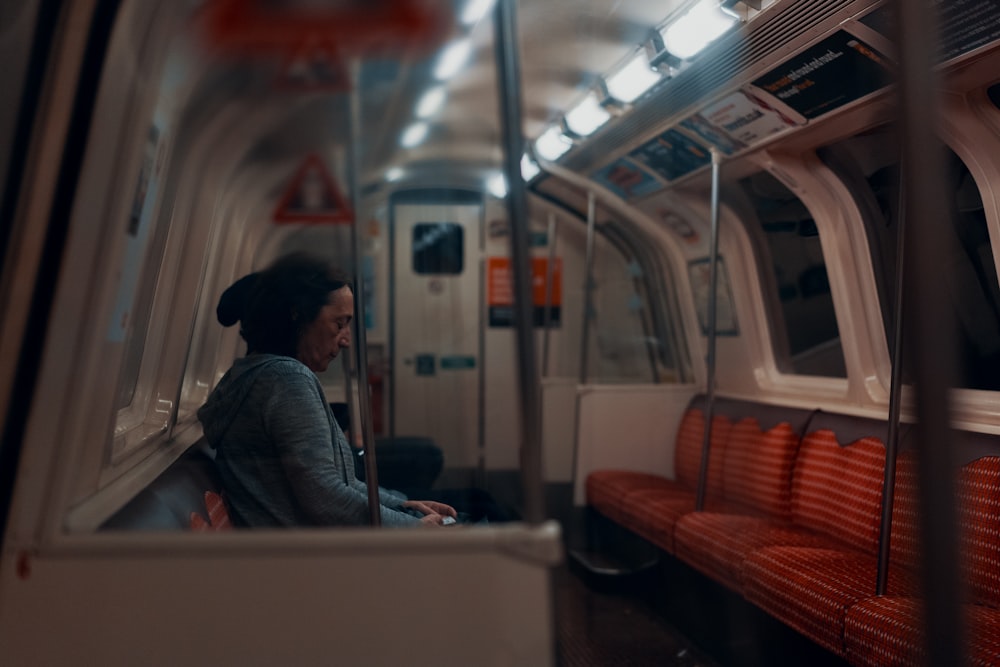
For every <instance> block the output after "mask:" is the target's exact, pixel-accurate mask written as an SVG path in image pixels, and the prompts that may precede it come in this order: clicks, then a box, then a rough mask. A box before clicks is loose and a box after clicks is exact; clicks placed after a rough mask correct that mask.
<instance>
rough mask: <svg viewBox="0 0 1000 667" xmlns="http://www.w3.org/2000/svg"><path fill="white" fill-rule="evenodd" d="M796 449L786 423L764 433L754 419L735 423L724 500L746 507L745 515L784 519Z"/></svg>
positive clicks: (794, 437) (728, 451)
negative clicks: (746, 513) (753, 514)
mask: <svg viewBox="0 0 1000 667" xmlns="http://www.w3.org/2000/svg"><path fill="white" fill-rule="evenodd" d="M798 445H799V436H798V434H797V433H796V432H795V431H793V430H792V427H791V425H789V424H788V423H787V422H785V423H782V424H778V425H777V426H775V427H774V428H772V429H770V430H768V431H766V432H765V431H762V430H761V428H760V424H759V423H758V421H757V420H756V419H753V418H748V419H744V420H742V421H740V422H739V423H737V424H736V425H735V426H733V428H732V430H731V431H730V433H729V441H728V442H727V443H726V450H725V458H724V462H723V471H722V479H723V484H724V486H725V493H726V498H727V499H729V500H732V501H735V502H737V503H740V504H743V505H745V506H746V508H747V510H748V513H755V512H756V513H761V514H764V515H769V516H772V517H774V518H776V519H787V518H788V517H789V506H790V503H791V497H792V483H791V482H792V466H793V464H794V463H795V454H796V452H797V451H798Z"/></svg>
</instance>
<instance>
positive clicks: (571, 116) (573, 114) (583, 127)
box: [566, 93, 611, 137]
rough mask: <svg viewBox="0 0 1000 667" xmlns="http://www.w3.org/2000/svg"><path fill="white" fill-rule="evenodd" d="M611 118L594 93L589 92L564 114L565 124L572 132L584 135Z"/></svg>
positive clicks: (591, 132)
mask: <svg viewBox="0 0 1000 667" xmlns="http://www.w3.org/2000/svg"><path fill="white" fill-rule="evenodd" d="M610 118H611V114H610V113H608V110H607V109H605V108H604V107H602V106H601V103H600V101H599V100H598V99H597V95H596V94H595V93H590V94H589V95H587V96H586V97H585V98H583V101H582V102H580V103H579V104H577V105H576V106H575V107H574V108H573V109H571V110H570V111H569V112H567V114H566V125H567V127H569V129H570V131H572V132H573V133H574V134H576V135H578V136H581V137H586V136H587V135H589V134H593V132H594V131H595V130H596V129H597V128H599V127H600V126H601V125H604V124H605V123H607V122H608V120H609V119H610Z"/></svg>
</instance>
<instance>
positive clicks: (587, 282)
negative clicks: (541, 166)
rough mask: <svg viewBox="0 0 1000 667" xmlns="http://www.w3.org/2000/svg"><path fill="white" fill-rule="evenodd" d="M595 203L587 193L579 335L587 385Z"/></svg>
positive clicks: (581, 372)
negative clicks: (585, 243)
mask: <svg viewBox="0 0 1000 667" xmlns="http://www.w3.org/2000/svg"><path fill="white" fill-rule="evenodd" d="M596 218H597V201H596V198H595V197H594V192H593V191H590V192H588V193H587V250H586V255H585V256H584V267H583V331H582V332H581V334H580V376H579V380H580V384H581V385H583V384H587V376H588V375H589V371H590V366H589V361H590V354H589V353H590V350H589V349H588V348H589V347H590V320H591V319H593V315H594V304H593V298H594V227H595V225H596Z"/></svg>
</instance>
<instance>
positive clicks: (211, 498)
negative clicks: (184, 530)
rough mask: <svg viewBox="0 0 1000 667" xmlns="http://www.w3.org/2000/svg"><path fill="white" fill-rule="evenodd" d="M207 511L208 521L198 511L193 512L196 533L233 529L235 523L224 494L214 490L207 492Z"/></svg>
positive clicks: (193, 526) (193, 527)
mask: <svg viewBox="0 0 1000 667" xmlns="http://www.w3.org/2000/svg"><path fill="white" fill-rule="evenodd" d="M205 511H206V512H207V513H208V521H205V519H203V518H202V516H201V514H199V513H198V512H191V530H193V531H194V532H196V533H206V532H220V531H226V530H232V527H233V523H232V521H230V519H229V510H227V509H226V503H225V501H224V500H223V499H222V496H221V495H219V494H218V493H215V492H214V491H206V492H205Z"/></svg>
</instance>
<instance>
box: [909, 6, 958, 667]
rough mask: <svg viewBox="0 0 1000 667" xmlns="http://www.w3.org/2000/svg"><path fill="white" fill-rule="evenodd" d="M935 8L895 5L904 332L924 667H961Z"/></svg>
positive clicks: (947, 210)
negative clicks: (911, 388)
mask: <svg viewBox="0 0 1000 667" xmlns="http://www.w3.org/2000/svg"><path fill="white" fill-rule="evenodd" d="M937 5H938V3H937V2H931V1H929V0H924V1H922V2H918V1H916V0H896V2H895V3H894V5H893V6H894V8H895V11H896V16H897V17H898V24H897V32H896V42H897V43H898V44H899V85H898V92H899V110H900V125H901V129H902V138H903V149H902V153H903V155H904V156H906V158H907V160H906V162H905V163H904V165H903V170H904V171H903V173H904V177H905V184H906V185H905V194H906V210H907V212H908V216H907V217H908V219H907V235H906V241H905V242H906V254H907V257H908V261H907V263H906V273H905V278H906V281H905V285H904V287H905V299H906V316H907V321H906V326H907V329H908V330H909V331H913V332H914V333H915V335H914V336H912V337H910V338H909V339H908V343H910V344H908V345H907V353H908V354H909V355H912V361H913V365H912V372H913V379H914V382H915V385H916V387H915V389H916V410H917V416H918V422H919V424H918V430H917V433H916V436H917V437H916V445H917V457H918V461H919V463H918V466H917V470H918V476H917V479H918V482H919V489H920V493H919V499H920V512H919V516H920V528H921V545H922V547H923V556H924V557H923V560H922V564H921V566H922V579H923V587H924V596H925V598H924V605H923V608H924V623H923V627H924V628H926V634H925V642H926V647H927V664H930V665H960V664H963V663H964V662H965V661H964V655H963V646H965V642H964V641H963V639H964V637H963V622H962V613H961V607H960V591H961V583H960V577H959V573H958V562H959V560H958V544H957V539H956V530H955V526H956V525H957V522H956V520H955V518H956V513H955V498H954V495H953V489H952V477H953V475H954V471H955V466H954V458H955V457H954V450H953V448H952V446H951V444H952V443H953V441H954V439H953V436H952V432H951V424H950V418H951V415H950V404H949V401H950V392H951V388H952V387H954V386H955V382H954V373H955V369H956V368H957V363H956V361H957V359H956V357H957V354H956V349H955V340H956V333H957V332H956V331H955V328H956V324H955V319H954V313H953V311H952V309H951V308H950V303H949V301H950V296H949V294H948V293H947V291H946V284H947V283H946V281H944V280H942V279H941V276H940V269H941V267H940V258H941V257H948V256H950V253H949V251H948V248H949V247H950V246H951V245H952V244H954V243H956V242H957V241H956V240H955V239H954V238H951V237H950V236H949V234H948V233H947V230H949V229H951V228H953V227H952V226H953V225H954V221H953V219H952V211H951V207H950V206H946V205H945V202H947V201H952V200H953V193H952V192H951V191H949V190H947V189H946V187H945V183H946V178H945V170H944V158H945V155H944V151H943V147H942V146H941V143H940V141H939V140H938V139H937V137H938V132H937V130H938V117H939V109H938V96H939V91H940V90H941V88H940V84H939V82H938V76H937V75H936V71H935V64H936V63H935V60H936V57H937V54H938V53H939V49H938V35H937V25H936V23H937V9H936V6H937Z"/></svg>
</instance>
